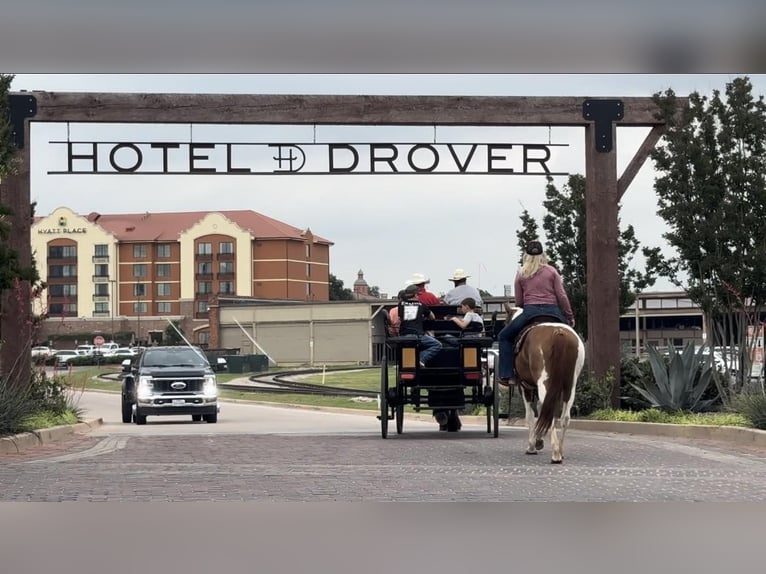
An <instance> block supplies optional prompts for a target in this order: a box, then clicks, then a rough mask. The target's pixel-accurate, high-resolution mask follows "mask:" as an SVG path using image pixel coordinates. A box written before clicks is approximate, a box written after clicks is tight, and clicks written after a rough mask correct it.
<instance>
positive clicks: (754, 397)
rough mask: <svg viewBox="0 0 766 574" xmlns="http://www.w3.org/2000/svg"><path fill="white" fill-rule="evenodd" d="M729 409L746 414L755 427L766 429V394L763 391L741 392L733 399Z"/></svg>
mask: <svg viewBox="0 0 766 574" xmlns="http://www.w3.org/2000/svg"><path fill="white" fill-rule="evenodd" d="M729 410H731V411H733V412H736V413H740V414H741V415H743V416H745V417H746V418H747V419H748V420H749V421H750V422H751V423H752V425H753V427H754V428H757V429H761V430H766V394H764V393H763V391H758V390H755V391H749V392H743V393H740V394H739V395H737V396H736V397H734V399H732V401H731V404H730V405H729Z"/></svg>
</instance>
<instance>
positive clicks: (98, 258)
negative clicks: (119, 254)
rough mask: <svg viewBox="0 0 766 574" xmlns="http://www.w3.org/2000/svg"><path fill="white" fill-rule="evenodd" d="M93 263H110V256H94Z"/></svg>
mask: <svg viewBox="0 0 766 574" xmlns="http://www.w3.org/2000/svg"><path fill="white" fill-rule="evenodd" d="M92 259H93V263H96V264H101V265H106V264H108V263H109V256H96V255H94V256H93V258H92Z"/></svg>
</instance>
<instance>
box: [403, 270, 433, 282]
mask: <svg viewBox="0 0 766 574" xmlns="http://www.w3.org/2000/svg"><path fill="white" fill-rule="evenodd" d="M430 282H431V280H430V279H429V278H428V277H426V276H425V275H423V274H422V273H413V275H412V277H410V278H409V279H408V280H407V283H408V284H410V285H424V284H426V283H430Z"/></svg>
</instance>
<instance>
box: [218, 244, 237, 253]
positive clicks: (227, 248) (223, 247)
mask: <svg viewBox="0 0 766 574" xmlns="http://www.w3.org/2000/svg"><path fill="white" fill-rule="evenodd" d="M218 253H224V254H226V255H231V254H232V253H234V244H233V243H232V242H231V241H222V242H221V243H219V244H218Z"/></svg>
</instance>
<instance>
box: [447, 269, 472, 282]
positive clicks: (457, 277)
mask: <svg viewBox="0 0 766 574" xmlns="http://www.w3.org/2000/svg"><path fill="white" fill-rule="evenodd" d="M469 277H470V275H468V274H466V272H465V270H464V269H455V272H454V273H453V274H452V277H450V278H449V280H450V281H462V280H463V279H468V278H469Z"/></svg>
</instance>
